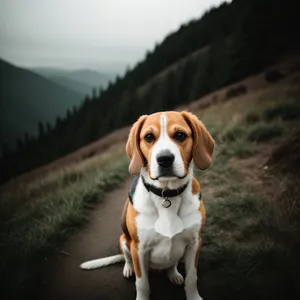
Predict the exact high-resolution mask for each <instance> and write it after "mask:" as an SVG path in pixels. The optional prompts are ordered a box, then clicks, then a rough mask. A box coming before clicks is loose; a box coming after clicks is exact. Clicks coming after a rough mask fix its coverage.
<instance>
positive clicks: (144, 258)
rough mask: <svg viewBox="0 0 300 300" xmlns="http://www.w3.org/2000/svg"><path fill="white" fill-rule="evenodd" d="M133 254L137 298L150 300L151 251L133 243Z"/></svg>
mask: <svg viewBox="0 0 300 300" xmlns="http://www.w3.org/2000/svg"><path fill="white" fill-rule="evenodd" d="M130 251H131V255H132V261H133V266H134V272H135V277H136V279H135V286H136V300H149V297H150V286H149V280H148V269H149V268H148V265H149V253H147V252H146V251H145V249H139V247H138V245H137V244H135V243H132V244H131V249H130Z"/></svg>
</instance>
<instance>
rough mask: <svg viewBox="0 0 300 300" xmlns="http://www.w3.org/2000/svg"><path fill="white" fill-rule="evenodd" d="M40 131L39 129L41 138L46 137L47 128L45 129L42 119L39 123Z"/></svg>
mask: <svg viewBox="0 0 300 300" xmlns="http://www.w3.org/2000/svg"><path fill="white" fill-rule="evenodd" d="M38 131H39V138H42V137H44V135H45V129H44V125H43V123H42V122H41V121H39V123H38Z"/></svg>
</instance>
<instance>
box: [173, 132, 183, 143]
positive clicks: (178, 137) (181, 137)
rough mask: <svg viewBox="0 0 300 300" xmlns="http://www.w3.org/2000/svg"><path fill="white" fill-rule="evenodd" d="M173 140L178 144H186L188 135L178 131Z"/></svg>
mask: <svg viewBox="0 0 300 300" xmlns="http://www.w3.org/2000/svg"><path fill="white" fill-rule="evenodd" d="M173 138H174V139H175V140H176V141H177V142H180V143H182V142H184V141H185V139H186V134H185V133H184V132H182V131H177V132H176V133H175V134H174V136H173Z"/></svg>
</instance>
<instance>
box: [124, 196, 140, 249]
mask: <svg viewBox="0 0 300 300" xmlns="http://www.w3.org/2000/svg"><path fill="white" fill-rule="evenodd" d="M137 215H138V212H137V211H136V210H135V209H134V207H133V205H132V203H131V202H130V201H128V206H127V215H126V227H127V230H128V232H129V235H130V239H131V240H133V241H134V242H135V243H136V244H138V242H139V240H138V235H137V228H136V222H135V218H136V216H137Z"/></svg>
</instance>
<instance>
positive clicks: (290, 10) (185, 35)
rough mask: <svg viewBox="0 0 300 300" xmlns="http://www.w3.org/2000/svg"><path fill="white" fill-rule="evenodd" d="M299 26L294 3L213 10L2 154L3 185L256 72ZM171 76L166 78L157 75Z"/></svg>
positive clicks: (250, 1) (242, 0)
mask: <svg viewBox="0 0 300 300" xmlns="http://www.w3.org/2000/svg"><path fill="white" fill-rule="evenodd" d="M299 23H300V22H299V17H298V15H297V2H296V1H295V0H285V1H283V0H265V1H261V0H234V1H233V2H231V3H230V4H226V3H225V4H222V5H221V6H220V7H218V8H213V9H211V10H210V11H209V12H207V13H205V14H204V16H203V17H202V18H201V19H200V20H194V21H192V22H190V23H189V24H186V25H183V26H181V27H180V29H179V30H178V31H177V32H175V33H173V34H171V35H169V36H167V37H166V39H165V40H164V41H163V42H162V43H161V44H160V45H157V46H156V47H155V49H154V50H153V51H151V52H148V53H147V54H146V57H145V59H144V60H143V61H142V62H140V63H138V64H137V65H136V66H135V67H134V68H133V69H132V70H128V71H127V72H126V74H125V75H124V76H123V77H122V78H121V77H117V78H116V79H115V81H114V82H110V83H109V85H108V87H107V88H106V89H105V90H103V89H99V91H97V90H95V91H94V93H93V95H92V96H91V97H86V99H85V101H84V103H83V104H82V105H81V106H80V107H79V109H78V110H73V111H72V112H71V111H69V113H68V114H67V116H66V117H65V118H57V120H56V126H55V127H54V128H48V129H44V127H43V126H42V124H40V127H41V128H40V134H39V137H38V138H30V137H27V138H25V139H24V140H19V142H18V149H17V151H15V152H12V151H10V150H9V149H8V148H7V147H4V149H3V158H2V160H1V166H0V167H1V169H3V170H5V172H1V181H5V180H7V179H8V178H10V177H12V176H14V175H16V174H20V173H22V172H25V171H27V170H29V169H32V168H34V167H36V166H39V165H41V164H44V163H46V162H49V161H51V160H53V159H55V158H57V157H60V156H62V155H64V154H66V153H68V152H71V151H73V150H75V149H77V148H79V147H81V146H83V145H85V144H87V143H90V142H92V141H94V140H96V139H98V138H100V137H102V136H104V135H105V134H107V133H108V132H110V131H112V130H114V129H116V128H119V127H121V126H124V125H128V124H130V123H132V122H133V121H134V120H135V119H136V118H137V117H138V116H139V115H141V114H145V113H151V112H154V111H159V110H167V109H172V108H173V107H175V106H177V105H180V104H183V103H187V102H190V101H192V100H195V99H197V98H199V97H201V96H203V95H204V94H206V93H209V92H211V91H213V90H215V89H217V88H220V87H222V86H224V85H227V84H229V83H232V82H235V81H237V80H240V79H242V78H244V77H245V76H247V75H250V74H254V73H256V72H259V71H260V70H262V69H263V68H265V67H266V66H267V65H269V64H272V63H274V62H276V61H277V60H278V58H279V57H280V56H281V55H283V54H285V53H286V52H288V51H291V50H294V49H295V48H296V47H298V46H299V39H298V33H297V29H298V28H300V26H299V25H300V24H299ZM201 48H203V49H204V48H206V50H205V51H199V50H200V49H201ZM195 51H198V52H197V55H191V54H192V53H195ZM183 58H185V59H183ZM174 64H176V67H171V68H170V66H171V65H173V66H174ZM166 69H170V70H169V71H168V72H165V75H164V76H156V75H157V74H159V73H161V72H162V71H164V70H166ZM41 129H43V130H41Z"/></svg>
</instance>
